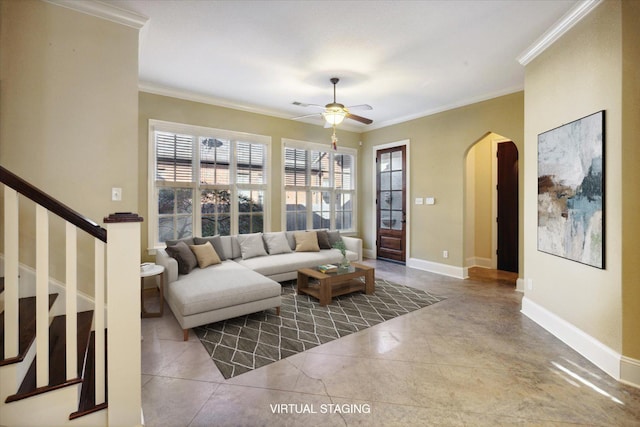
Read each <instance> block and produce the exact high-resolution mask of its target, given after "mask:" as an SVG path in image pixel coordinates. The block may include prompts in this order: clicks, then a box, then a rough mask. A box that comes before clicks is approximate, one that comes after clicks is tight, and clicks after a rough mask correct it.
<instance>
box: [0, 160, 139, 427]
mask: <svg viewBox="0 0 640 427" xmlns="http://www.w3.org/2000/svg"><path fill="white" fill-rule="evenodd" d="M0 178H1V180H2V183H3V190H4V212H3V214H4V251H5V254H4V276H5V290H4V316H5V334H4V341H5V342H4V346H5V359H8V358H15V357H17V356H18V353H19V286H18V276H19V269H20V264H19V247H20V242H19V240H20V231H19V230H20V228H19V226H20V224H19V216H20V215H19V214H20V212H19V202H20V194H22V195H25V196H26V197H27V198H30V199H31V200H33V201H34V202H35V206H36V209H35V215H36V221H35V225H36V230H35V234H36V242H35V252H36V265H35V270H36V273H35V276H36V277H35V294H36V295H35V296H36V340H35V346H36V355H37V357H36V387H38V388H40V387H45V386H47V385H49V320H50V319H49V281H50V279H49V233H50V231H49V215H50V214H51V213H53V214H56V215H58V216H60V217H62V218H63V219H65V221H66V222H65V271H66V273H65V276H66V277H65V303H64V306H65V308H64V314H65V315H66V334H67V337H73V339H67V340H66V370H67V375H66V380H67V381H71V380H75V379H76V378H77V376H78V371H77V369H78V359H77V354H78V353H77V340H76V339H75V337H76V336H77V311H78V304H77V300H78V283H77V269H78V241H77V239H78V236H77V230H78V228H80V229H82V230H84V231H86V232H88V233H90V234H91V235H93V236H94V241H95V244H94V250H95V257H94V271H95V274H94V329H95V332H94V333H95V371H96V378H95V388H96V389H95V403H96V405H97V406H98V405H101V404H104V403H108V409H107V411H108V412H107V416H106V417H105V418H106V419H107V420H108V421H107V423H106V425H114V426H115V425H132V426H135V425H140V424H141V419H140V418H141V407H142V402H141V385H140V380H139V378H140V374H141V372H140V363H136V361H140V357H141V354H140V350H141V349H140V341H141V333H140V298H139V295H138V292H139V290H138V286H139V265H140V222H141V221H142V218H140V217H138V216H137V215H136V214H112V215H110V216H108V217H106V218H105V219H104V221H105V223H106V224H107V225H106V227H107V230H105V229H103V228H101V227H99V226H98V225H97V224H96V223H94V222H92V221H90V220H87V219H86V218H84V217H82V216H81V215H79V214H77V213H76V212H75V211H73V210H71V209H69V208H67V207H66V206H64V205H62V204H61V203H59V202H57V201H55V200H53V199H50V198H49V196H46V195H45V194H44V193H42V192H41V191H40V190H38V189H36V188H35V187H33V186H31V185H30V184H28V183H26V182H25V181H23V180H22V179H21V178H19V177H17V176H15V175H13V174H12V173H11V172H9V171H7V170H6V169H4V168H3V167H1V166H0ZM60 212H63V214H60ZM69 218H70V219H69ZM24 226H25V225H23V227H24ZM107 232H108V235H109V241H108V243H107ZM109 301H111V302H112V304H108V302H109ZM105 329H106V331H107V332H106V333H105ZM107 335H108V340H107ZM107 341H108V345H107ZM107 348H108V354H107V356H106V357H105V354H106V351H105V349H107ZM107 363H108V365H109V368H108V369H106V367H107ZM15 372H17V371H15ZM105 372H108V377H107V376H106V375H105ZM2 378H3V384H2V385H0V397H1V398H2V401H0V425H12V421H16V420H7V419H3V417H2V412H3V411H2V408H1V406H2V405H4V404H5V402H4V399H5V397H6V396H7V395H8V394H13V393H15V392H16V391H17V390H18V388H19V386H20V382H21V381H22V378H21V375H15V374H11V375H3V376H2ZM7 379H9V380H7ZM106 384H108V385H109V387H108V390H109V392H108V396H107V395H106V393H105V388H106V387H105V385H106ZM76 404H77V402H76ZM51 422H55V421H54V420H51Z"/></svg>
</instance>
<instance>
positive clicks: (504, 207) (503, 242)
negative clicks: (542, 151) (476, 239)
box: [497, 141, 518, 273]
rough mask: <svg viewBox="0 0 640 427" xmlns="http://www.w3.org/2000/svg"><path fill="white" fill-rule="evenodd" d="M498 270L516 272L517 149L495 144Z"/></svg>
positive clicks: (504, 143) (513, 145)
mask: <svg viewBox="0 0 640 427" xmlns="http://www.w3.org/2000/svg"><path fill="white" fill-rule="evenodd" d="M497 221H498V270H504V271H512V272H514V273H517V272H518V148H517V147H516V145H515V144H514V143H513V142H511V141H509V142H502V143H500V144H498V218H497Z"/></svg>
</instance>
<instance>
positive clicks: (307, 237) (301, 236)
mask: <svg viewBox="0 0 640 427" xmlns="http://www.w3.org/2000/svg"><path fill="white" fill-rule="evenodd" d="M294 237H295V239H296V252H320V246H318V235H317V233H316V232H315V231H296V232H295V234H294Z"/></svg>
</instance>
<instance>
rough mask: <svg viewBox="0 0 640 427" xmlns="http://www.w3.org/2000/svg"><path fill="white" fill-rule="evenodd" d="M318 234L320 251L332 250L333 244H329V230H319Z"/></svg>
mask: <svg viewBox="0 0 640 427" xmlns="http://www.w3.org/2000/svg"><path fill="white" fill-rule="evenodd" d="M316 233H317V234H318V246H319V247H320V249H331V243H329V233H327V230H317V231H316Z"/></svg>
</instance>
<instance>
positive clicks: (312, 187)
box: [283, 140, 357, 231]
mask: <svg viewBox="0 0 640 427" xmlns="http://www.w3.org/2000/svg"><path fill="white" fill-rule="evenodd" d="M283 145H284V147H283V153H284V156H283V157H284V206H283V218H284V228H285V229H286V230H306V229H320V228H330V229H339V230H343V231H354V230H355V228H356V224H355V212H354V202H355V191H356V186H355V169H354V167H355V164H356V153H357V151H356V150H350V149H340V150H338V151H333V150H331V149H330V148H329V147H327V146H323V145H320V144H312V143H307V142H300V141H291V140H285V141H284V144H283Z"/></svg>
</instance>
